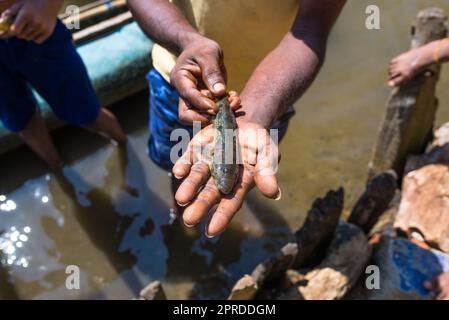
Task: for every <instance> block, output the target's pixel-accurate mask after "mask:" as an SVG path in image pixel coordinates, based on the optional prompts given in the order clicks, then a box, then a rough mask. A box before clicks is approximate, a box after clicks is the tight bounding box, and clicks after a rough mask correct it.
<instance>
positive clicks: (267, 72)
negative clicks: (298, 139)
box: [241, 32, 326, 128]
mask: <svg viewBox="0 0 449 320" xmlns="http://www.w3.org/2000/svg"><path fill="white" fill-rule="evenodd" d="M325 48H326V39H323V38H316V37H310V38H305V39H304V38H299V39H298V38H297V37H295V35H293V34H292V33H291V32H290V33H288V34H287V35H286V36H285V38H284V39H283V40H282V42H281V43H280V44H279V46H278V47H277V48H276V49H275V50H274V51H272V52H271V53H270V54H269V55H268V56H267V57H266V58H265V59H264V60H263V61H262V62H261V63H260V65H259V66H258V67H257V68H256V70H255V71H254V73H253V74H252V76H251V78H250V79H249V81H248V82H247V84H246V86H245V88H244V90H243V92H242V93H241V99H242V111H243V112H244V113H245V115H244V116H243V118H244V119H246V120H249V121H252V122H256V123H259V124H260V125H262V126H264V127H265V128H269V127H270V125H271V124H272V123H273V121H275V120H276V118H277V117H279V116H280V115H282V114H283V113H284V112H285V111H286V109H287V108H288V107H289V106H290V105H292V104H293V103H294V102H295V101H296V100H297V99H299V98H300V97H301V96H302V95H303V93H304V92H305V91H306V90H307V89H308V88H309V86H310V85H311V83H312V82H313V80H314V79H315V76H316V75H317V73H318V71H319V70H320V67H321V65H322V64H323V61H324V56H325Z"/></svg>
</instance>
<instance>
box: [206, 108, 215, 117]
mask: <svg viewBox="0 0 449 320" xmlns="http://www.w3.org/2000/svg"><path fill="white" fill-rule="evenodd" d="M207 113H208V114H210V115H211V116H215V111H214V110H212V109H209V110H207Z"/></svg>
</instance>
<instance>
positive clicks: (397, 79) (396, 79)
mask: <svg viewBox="0 0 449 320" xmlns="http://www.w3.org/2000/svg"><path fill="white" fill-rule="evenodd" d="M405 80H406V78H405V77H404V76H403V75H402V74H397V75H395V76H392V77H391V78H390V79H389V81H388V85H389V86H390V87H396V86H398V85H400V84H402V83H403V82H404V81H405Z"/></svg>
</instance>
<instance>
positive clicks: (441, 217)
mask: <svg viewBox="0 0 449 320" xmlns="http://www.w3.org/2000/svg"><path fill="white" fill-rule="evenodd" d="M394 227H395V228H397V229H399V230H401V231H403V232H405V233H406V234H407V235H409V236H410V235H411V234H412V232H416V231H418V232H419V233H420V234H421V235H422V237H423V239H424V240H425V241H426V242H427V243H428V244H429V245H430V246H432V247H434V248H437V249H441V250H442V251H444V252H446V253H449V166H446V165H441V164H436V165H428V166H425V167H423V168H421V169H418V170H416V171H412V172H410V173H409V174H407V176H406V177H405V178H404V183H403V192H402V200H401V204H400V206H399V212H398V214H397V216H396V221H395V223H394Z"/></svg>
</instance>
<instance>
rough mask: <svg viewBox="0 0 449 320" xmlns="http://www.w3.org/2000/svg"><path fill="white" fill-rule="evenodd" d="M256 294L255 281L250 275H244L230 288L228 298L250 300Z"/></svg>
mask: <svg viewBox="0 0 449 320" xmlns="http://www.w3.org/2000/svg"><path fill="white" fill-rule="evenodd" d="M256 294H257V284H256V282H255V281H254V279H253V278H252V277H251V276H250V275H244V276H243V277H242V278H241V279H240V280H239V281H237V283H236V284H235V285H234V287H233V288H232V290H231V293H230V295H229V297H228V300H252V299H254V297H255V296H256Z"/></svg>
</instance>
